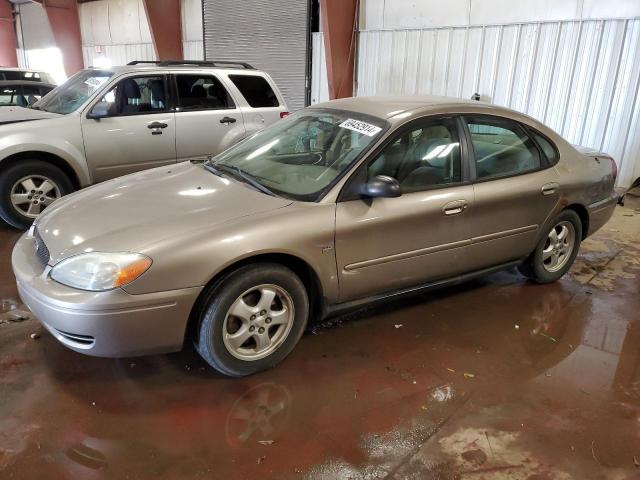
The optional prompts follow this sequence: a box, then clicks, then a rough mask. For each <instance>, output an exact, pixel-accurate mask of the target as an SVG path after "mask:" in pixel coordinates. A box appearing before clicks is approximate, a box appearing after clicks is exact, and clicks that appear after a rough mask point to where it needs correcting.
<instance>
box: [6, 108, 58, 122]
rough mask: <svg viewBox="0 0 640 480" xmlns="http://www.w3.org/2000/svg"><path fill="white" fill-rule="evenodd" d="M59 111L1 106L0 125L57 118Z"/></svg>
mask: <svg viewBox="0 0 640 480" xmlns="http://www.w3.org/2000/svg"><path fill="white" fill-rule="evenodd" d="M59 116H60V115H59V114H57V113H51V112H44V111H42V110H34V109H33V108H24V107H15V106H13V107H0V125H6V124H8V123H18V122H28V121H30V120H42V119H44V118H55V117H59Z"/></svg>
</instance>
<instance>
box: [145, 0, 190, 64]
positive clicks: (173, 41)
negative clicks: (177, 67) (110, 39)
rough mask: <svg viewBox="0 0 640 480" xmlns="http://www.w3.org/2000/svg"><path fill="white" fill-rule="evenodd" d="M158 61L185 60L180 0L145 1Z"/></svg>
mask: <svg viewBox="0 0 640 480" xmlns="http://www.w3.org/2000/svg"><path fill="white" fill-rule="evenodd" d="M142 3H144V11H145V12H146V14H147V20H148V22H149V29H150V30H151V37H152V38H153V48H154V49H155V51H156V58H157V59H158V60H183V53H182V25H181V17H180V16H181V12H180V0H143V2H142Z"/></svg>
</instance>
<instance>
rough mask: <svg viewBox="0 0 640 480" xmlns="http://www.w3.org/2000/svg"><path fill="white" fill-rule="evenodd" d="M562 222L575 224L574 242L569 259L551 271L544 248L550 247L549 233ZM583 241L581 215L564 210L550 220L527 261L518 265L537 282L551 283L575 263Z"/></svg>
mask: <svg viewBox="0 0 640 480" xmlns="http://www.w3.org/2000/svg"><path fill="white" fill-rule="evenodd" d="M562 222H568V223H569V224H571V225H572V226H573V230H574V231H573V234H574V237H575V238H574V243H573V247H572V250H571V252H570V253H569V255H568V259H567V260H566V262H565V263H564V264H563V265H562V267H561V268H560V269H558V270H557V271H549V270H548V269H547V268H546V267H545V264H544V261H543V250H544V249H545V248H546V247H548V245H549V243H548V241H549V240H548V239H549V234H550V233H551V230H552V229H555V228H556V227H557V226H558V225H559V224H561V223H562ZM581 241H582V222H581V221H580V217H579V216H578V214H577V213H576V212H574V211H573V210H564V211H562V212H561V213H560V214H559V215H558V216H557V217H555V218H554V219H553V221H552V222H550V223H549V224H548V226H547V228H546V229H545V233H544V235H543V236H542V238H541V239H540V241H539V242H538V245H537V246H536V249H535V250H534V251H533V252H532V253H531V255H530V256H529V257H528V258H527V260H525V262H524V263H523V264H522V265H520V266H519V267H518V270H520V273H522V274H523V275H524V276H525V277H527V278H528V279H529V280H531V281H534V282H536V283H551V282H555V281H556V280H558V279H559V278H560V277H562V276H563V275H564V274H565V273H567V271H569V269H570V268H571V265H573V261H574V260H575V258H576V255H578V250H579V249H580V243H581Z"/></svg>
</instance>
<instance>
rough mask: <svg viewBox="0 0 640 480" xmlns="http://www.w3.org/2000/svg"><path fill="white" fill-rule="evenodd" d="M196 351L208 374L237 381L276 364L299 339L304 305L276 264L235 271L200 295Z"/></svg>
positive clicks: (288, 274)
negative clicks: (216, 373)
mask: <svg viewBox="0 0 640 480" xmlns="http://www.w3.org/2000/svg"><path fill="white" fill-rule="evenodd" d="M199 315H200V322H199V329H198V333H197V338H196V340H195V344H196V348H197V350H198V352H199V353H200V355H201V356H202V358H204V359H205V360H206V361H207V362H208V363H209V364H210V365H211V366H212V367H213V368H215V369H216V370H218V371H220V372H221V373H224V374H225V375H229V376H234V377H241V376H245V375H251V374H253V373H256V372H259V371H261V370H265V369H267V368H270V367H273V366H275V365H276V364H277V363H279V362H280V361H282V360H283V359H284V358H285V357H286V356H287V355H288V354H289V353H290V352H291V350H293V348H294V346H295V345H296V343H298V340H299V339H300V337H301V336H302V333H303V332H304V329H305V326H306V324H307V319H308V316H309V300H308V296H307V292H306V290H305V288H304V285H303V283H302V281H300V279H299V278H298V277H297V275H296V274H295V273H293V272H292V271H291V270H289V269H288V268H286V267H284V266H282V265H278V264H257V265H249V266H246V267H241V268H239V269H238V270H236V271H235V272H233V273H231V274H230V275H229V276H227V277H225V278H224V280H223V281H221V282H219V283H218V284H215V285H214V286H212V287H211V288H210V289H209V291H208V292H206V293H205V296H204V297H203V302H202V308H201V311H200V313H199Z"/></svg>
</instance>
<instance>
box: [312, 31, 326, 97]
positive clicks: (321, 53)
mask: <svg viewBox="0 0 640 480" xmlns="http://www.w3.org/2000/svg"><path fill="white" fill-rule="evenodd" d="M311 40H312V42H311V52H312V55H311V59H312V63H311V104H312V105H313V104H314V103H319V102H326V101H327V100H329V81H328V79H327V58H326V55H325V50H324V37H323V35H322V32H314V33H313V34H312V39H311Z"/></svg>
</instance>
